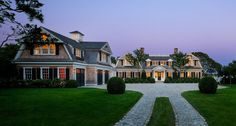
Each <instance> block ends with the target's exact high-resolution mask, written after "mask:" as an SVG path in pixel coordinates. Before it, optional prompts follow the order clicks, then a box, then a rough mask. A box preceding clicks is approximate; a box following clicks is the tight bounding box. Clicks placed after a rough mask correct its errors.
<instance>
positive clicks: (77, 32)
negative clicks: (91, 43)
mask: <svg viewBox="0 0 236 126" xmlns="http://www.w3.org/2000/svg"><path fill="white" fill-rule="evenodd" d="M70 33H71V34H80V35H82V36H84V34H83V33H81V32H79V31H72V32H70Z"/></svg>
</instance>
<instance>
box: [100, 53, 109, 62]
mask: <svg viewBox="0 0 236 126" xmlns="http://www.w3.org/2000/svg"><path fill="white" fill-rule="evenodd" d="M100 61H101V62H108V55H107V54H106V53H103V52H101V53H100Z"/></svg>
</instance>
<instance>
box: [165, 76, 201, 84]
mask: <svg viewBox="0 0 236 126" xmlns="http://www.w3.org/2000/svg"><path fill="white" fill-rule="evenodd" d="M199 81H200V79H199V78H171V77H167V78H166V79H165V81H164V82H165V83H198V82H199Z"/></svg>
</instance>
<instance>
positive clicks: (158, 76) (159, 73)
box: [152, 66, 166, 81]
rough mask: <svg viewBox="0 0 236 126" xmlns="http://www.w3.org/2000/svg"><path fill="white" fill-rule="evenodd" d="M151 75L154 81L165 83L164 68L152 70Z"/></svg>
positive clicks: (159, 67) (158, 67)
mask: <svg viewBox="0 0 236 126" xmlns="http://www.w3.org/2000/svg"><path fill="white" fill-rule="evenodd" d="M152 71H153V75H152V77H153V78H154V79H155V81H165V78H166V68H164V67H163V66H157V67H154V68H153V69H152Z"/></svg>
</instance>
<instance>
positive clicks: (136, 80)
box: [124, 77, 155, 83]
mask: <svg viewBox="0 0 236 126" xmlns="http://www.w3.org/2000/svg"><path fill="white" fill-rule="evenodd" d="M124 80H125V83H155V79H154V78H152V77H148V78H146V79H143V78H125V79H124Z"/></svg>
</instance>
